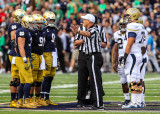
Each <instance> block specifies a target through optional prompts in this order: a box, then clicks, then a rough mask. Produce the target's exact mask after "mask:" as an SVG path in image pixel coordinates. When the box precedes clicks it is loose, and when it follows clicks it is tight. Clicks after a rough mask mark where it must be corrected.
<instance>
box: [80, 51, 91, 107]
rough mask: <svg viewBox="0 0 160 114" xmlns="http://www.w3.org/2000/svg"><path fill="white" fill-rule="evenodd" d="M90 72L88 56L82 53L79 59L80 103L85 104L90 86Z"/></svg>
mask: <svg viewBox="0 0 160 114" xmlns="http://www.w3.org/2000/svg"><path fill="white" fill-rule="evenodd" d="M88 76H89V71H88V67H87V56H86V55H85V53H82V52H80V53H79V57H78V92H77V100H78V103H83V104H84V103H85V97H86V88H87V86H88Z"/></svg>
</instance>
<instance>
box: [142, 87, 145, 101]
mask: <svg viewBox="0 0 160 114" xmlns="http://www.w3.org/2000/svg"><path fill="white" fill-rule="evenodd" d="M142 88H143V91H142V102H145V100H144V96H145V94H144V87H142Z"/></svg>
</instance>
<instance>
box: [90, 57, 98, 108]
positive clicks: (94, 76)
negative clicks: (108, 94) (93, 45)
mask: <svg viewBox="0 0 160 114" xmlns="http://www.w3.org/2000/svg"><path fill="white" fill-rule="evenodd" d="M92 72H93V78H94V83H95V88H96V96H97V107H99V94H98V87H97V80H96V75H95V71H94V55H92Z"/></svg>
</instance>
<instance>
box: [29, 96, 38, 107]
mask: <svg viewBox="0 0 160 114" xmlns="http://www.w3.org/2000/svg"><path fill="white" fill-rule="evenodd" d="M29 102H30V103H31V104H32V105H33V107H37V104H36V102H35V100H34V97H30V98H29Z"/></svg>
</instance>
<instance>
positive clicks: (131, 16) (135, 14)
mask: <svg viewBox="0 0 160 114" xmlns="http://www.w3.org/2000/svg"><path fill="white" fill-rule="evenodd" d="M139 16H140V11H139V10H138V9H137V8H129V9H128V10H127V11H126V13H125V21H126V22H128V23H130V22H132V21H134V20H138V18H139Z"/></svg>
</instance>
